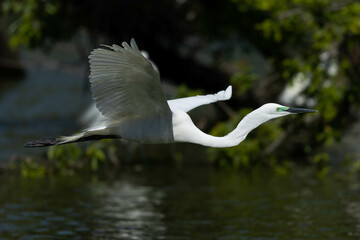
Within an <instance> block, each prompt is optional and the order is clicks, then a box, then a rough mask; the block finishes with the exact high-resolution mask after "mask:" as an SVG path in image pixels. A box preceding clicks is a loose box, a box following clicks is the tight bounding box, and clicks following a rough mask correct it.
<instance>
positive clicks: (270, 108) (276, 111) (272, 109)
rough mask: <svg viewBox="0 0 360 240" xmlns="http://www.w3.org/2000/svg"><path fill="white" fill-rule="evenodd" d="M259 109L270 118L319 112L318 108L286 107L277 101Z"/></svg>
mask: <svg viewBox="0 0 360 240" xmlns="http://www.w3.org/2000/svg"><path fill="white" fill-rule="evenodd" d="M258 111H260V112H261V113H262V114H264V115H266V118H268V119H273V118H278V117H282V116H286V115H289V114H297V113H314V112H317V110H313V109H307V108H293V107H286V106H283V105H280V104H277V103H267V104H264V105H262V106H261V107H260V108H258Z"/></svg>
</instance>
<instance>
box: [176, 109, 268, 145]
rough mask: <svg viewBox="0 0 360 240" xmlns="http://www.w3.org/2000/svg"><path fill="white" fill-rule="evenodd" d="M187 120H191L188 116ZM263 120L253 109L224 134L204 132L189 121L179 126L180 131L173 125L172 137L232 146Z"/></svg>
mask: <svg viewBox="0 0 360 240" xmlns="http://www.w3.org/2000/svg"><path fill="white" fill-rule="evenodd" d="M187 116H188V115H187ZM188 120H190V121H191V119H190V117H189V119H188ZM264 122H266V120H264V117H262V116H261V112H259V111H257V110H255V111H253V112H251V113H249V114H248V115H246V116H245V117H244V118H243V119H242V120H241V121H240V123H239V124H238V125H237V127H236V128H235V129H234V130H233V131H232V132H230V133H229V134H227V135H226V136H223V137H216V136H211V135H209V134H206V133H204V132H202V131H201V130H200V129H198V128H197V127H196V126H195V125H194V124H193V122H192V121H191V124H190V123H189V122H188V123H187V124H186V128H184V127H181V129H179V130H181V131H178V130H177V129H176V127H174V137H175V141H180V142H192V143H197V144H201V145H204V146H209V147H220V148H221V147H233V146H236V145H238V144H239V143H241V142H242V141H243V140H244V139H245V138H246V136H247V135H248V133H249V132H250V131H251V130H253V129H254V128H256V127H258V126H259V125H260V124H262V123H264Z"/></svg>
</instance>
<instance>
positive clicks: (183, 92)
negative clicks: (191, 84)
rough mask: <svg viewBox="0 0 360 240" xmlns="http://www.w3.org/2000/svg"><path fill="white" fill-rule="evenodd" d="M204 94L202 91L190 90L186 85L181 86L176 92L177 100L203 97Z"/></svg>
mask: <svg viewBox="0 0 360 240" xmlns="http://www.w3.org/2000/svg"><path fill="white" fill-rule="evenodd" d="M203 93H204V91H202V90H200V89H196V90H193V89H191V88H188V87H187V86H186V85H185V84H181V85H180V86H179V87H178V89H177V91H176V98H183V97H189V96H196V95H202V94H203Z"/></svg>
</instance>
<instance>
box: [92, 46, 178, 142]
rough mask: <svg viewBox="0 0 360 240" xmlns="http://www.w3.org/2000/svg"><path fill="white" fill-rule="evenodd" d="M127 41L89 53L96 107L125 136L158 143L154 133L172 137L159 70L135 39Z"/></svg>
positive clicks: (169, 114)
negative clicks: (147, 57)
mask: <svg viewBox="0 0 360 240" xmlns="http://www.w3.org/2000/svg"><path fill="white" fill-rule="evenodd" d="M130 44H131V47H130V46H129V45H128V44H127V43H126V42H123V43H122V47H120V46H117V45H112V46H105V47H107V49H103V48H98V49H95V50H93V51H92V52H91V54H90V56H89V59H90V83H91V91H92V96H93V99H94V100H95V104H96V107H97V108H98V109H99V111H100V112H101V113H102V114H103V115H104V116H105V117H107V118H108V119H109V122H113V123H114V126H115V127H117V128H119V134H121V136H122V137H124V138H129V139H132V140H141V141H142V140H144V141H147V142H148V141H152V140H153V139H154V141H155V142H157V141H158V140H157V139H156V138H159V136H156V135H169V136H170V135H171V137H173V136H172V122H171V110H170V108H169V105H168V104H167V102H166V99H165V96H164V93H163V91H162V89H161V85H160V76H159V73H158V72H157V71H156V70H155V69H154V68H153V66H152V64H151V63H150V62H149V61H148V60H147V59H146V58H145V57H144V56H143V55H142V54H141V52H140V51H139V49H138V47H137V45H136V43H135V40H134V39H131V42H130ZM169 128H170V129H171V130H170V129H169ZM169 131H170V132H169ZM169 136H160V138H161V139H162V138H168V137H169ZM166 141H167V140H166Z"/></svg>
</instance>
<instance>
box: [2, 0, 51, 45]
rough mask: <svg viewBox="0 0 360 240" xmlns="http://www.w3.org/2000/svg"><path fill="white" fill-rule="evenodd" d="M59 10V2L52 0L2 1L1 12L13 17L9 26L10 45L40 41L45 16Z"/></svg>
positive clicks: (31, 43) (32, 43)
mask: <svg viewBox="0 0 360 240" xmlns="http://www.w3.org/2000/svg"><path fill="white" fill-rule="evenodd" d="M57 10H58V6H57V4H55V3H54V2H52V1H37V0H23V1H13V0H4V1H2V3H1V5H0V12H1V11H2V13H3V14H4V15H5V16H9V18H10V19H11V20H12V19H13V21H10V22H11V23H10V26H9V27H8V35H9V36H10V38H9V45H10V47H11V48H17V47H19V46H20V45H25V46H28V47H29V46H32V45H34V44H35V43H37V42H40V41H41V40H42V37H43V36H42V34H43V25H44V21H43V18H46V17H47V16H52V15H54V14H56V13H57Z"/></svg>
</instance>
